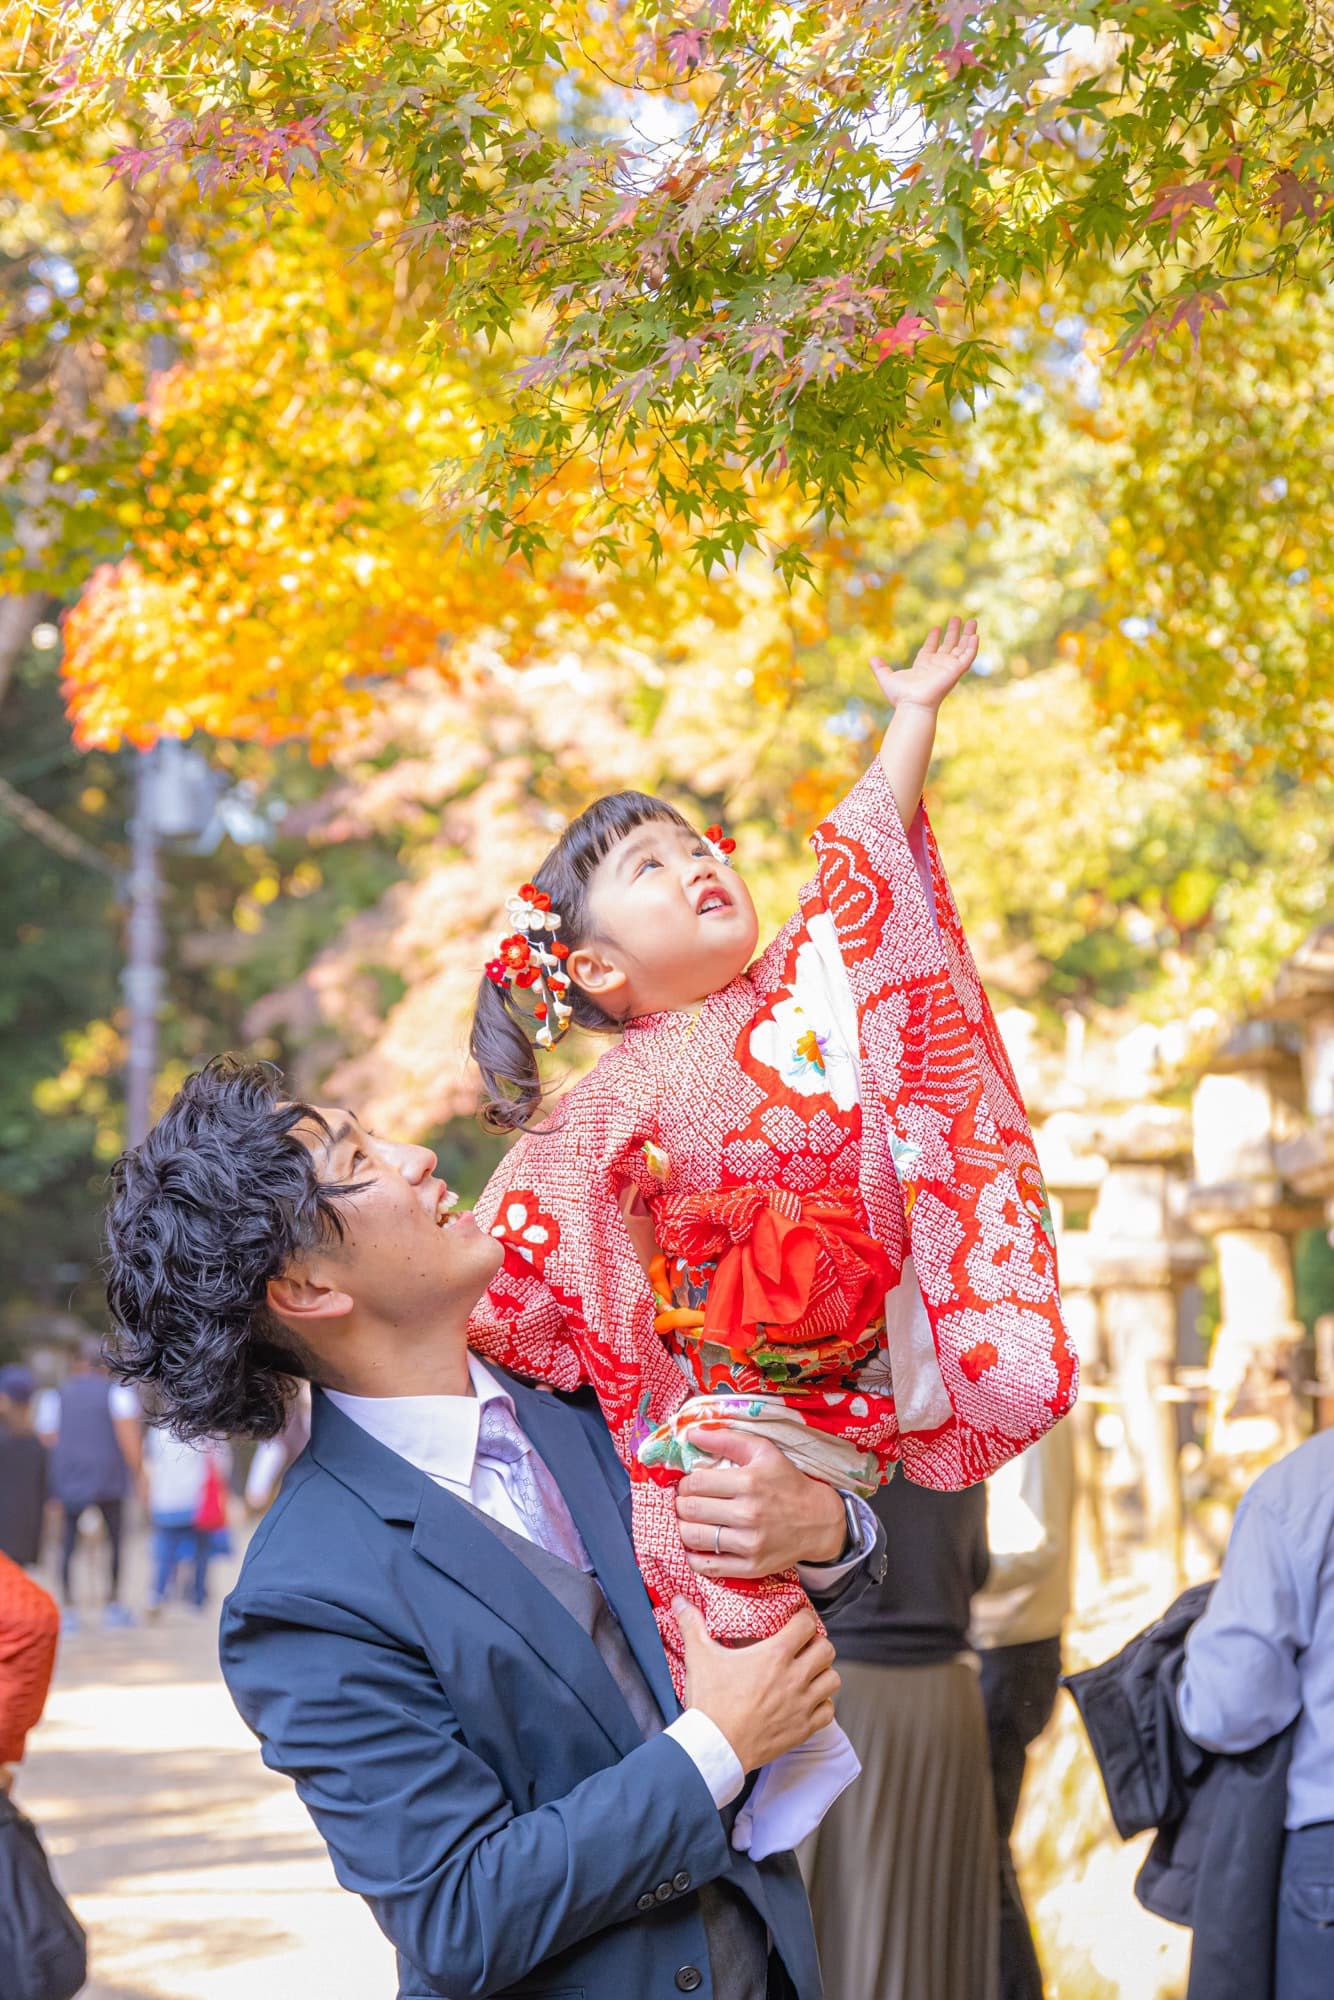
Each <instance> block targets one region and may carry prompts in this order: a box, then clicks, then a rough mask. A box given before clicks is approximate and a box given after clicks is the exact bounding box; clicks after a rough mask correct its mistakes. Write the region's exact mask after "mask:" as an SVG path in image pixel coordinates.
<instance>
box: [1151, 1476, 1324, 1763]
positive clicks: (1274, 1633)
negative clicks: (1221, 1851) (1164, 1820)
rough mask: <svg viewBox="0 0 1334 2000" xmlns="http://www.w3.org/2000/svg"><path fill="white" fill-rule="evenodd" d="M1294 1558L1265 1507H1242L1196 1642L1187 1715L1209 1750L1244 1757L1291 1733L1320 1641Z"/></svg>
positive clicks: (1188, 1668)
mask: <svg viewBox="0 0 1334 2000" xmlns="http://www.w3.org/2000/svg"><path fill="white" fill-rule="evenodd" d="M1313 1585H1314V1579H1311V1580H1310V1586H1308V1587H1303V1585H1302V1583H1301V1582H1300V1581H1299V1580H1298V1578H1297V1576H1296V1575H1295V1574H1294V1572H1293V1568H1292V1565H1291V1563H1290V1562H1289V1560H1288V1550H1287V1537H1286V1536H1285V1535H1284V1534H1283V1532H1282V1530H1281V1528H1280V1526H1279V1524H1278V1523H1277V1522H1276V1521H1275V1520H1274V1518H1273V1516H1272V1515H1271V1514H1270V1513H1269V1511H1268V1509H1267V1508H1266V1507H1265V1506H1264V1503H1263V1500H1262V1499H1261V1500H1260V1501H1258V1502H1257V1500H1256V1497H1255V1496H1254V1495H1253V1494H1252V1495H1248V1496H1247V1497H1246V1498H1245V1499H1244V1500H1243V1501H1242V1503H1241V1505H1240V1507H1238V1509H1237V1517H1236V1520H1235V1522H1234V1523H1233V1528H1232V1537H1231V1540H1230V1541H1229V1543H1228V1547H1227V1554H1226V1556H1225V1557H1224V1559H1223V1568H1222V1573H1221V1574H1220V1576H1219V1579H1218V1582H1217V1583H1216V1584H1215V1585H1214V1589H1213V1594H1212V1596H1211V1597H1210V1599H1209V1602H1208V1605H1207V1606H1206V1607H1205V1610H1204V1613H1203V1615H1202V1616H1201V1617H1200V1619H1199V1620H1198V1621H1197V1623H1196V1624H1195V1625H1194V1626H1193V1627H1192V1628H1191V1631H1190V1634H1189V1636H1188V1638H1187V1640H1186V1659H1185V1665H1184V1667H1183V1669H1182V1674H1181V1681H1180V1684H1179V1686H1178V1689H1177V1708H1178V1711H1179V1713H1180V1716H1181V1724H1182V1727H1183V1728H1184V1730H1185V1732H1186V1734H1187V1735H1188V1736H1190V1737H1193V1738H1194V1740H1195V1741H1196V1742H1197V1743H1199V1744H1201V1745H1202V1746H1203V1747H1204V1748H1205V1749H1206V1750H1220V1751H1231V1752H1240V1751H1243V1750H1252V1749H1254V1748H1255V1746H1256V1745H1257V1744H1259V1743H1267V1742H1268V1741H1269V1738H1270V1737H1271V1736H1276V1735H1277V1734H1278V1732H1279V1730H1280V1729H1286V1728H1287V1726H1288V1724H1289V1723H1290V1722H1291V1721H1292V1719H1293V1717H1294V1716H1295V1715H1296V1714H1297V1712H1298V1710H1299V1709H1300V1708H1301V1705H1302V1693H1301V1680H1300V1676H1299V1674H1298V1671H1297V1659H1298V1655H1299V1654H1300V1653H1301V1652H1303V1651H1304V1649H1305V1648H1306V1647H1307V1646H1308V1645H1309V1644H1310V1640H1311V1624H1312V1611H1313V1602H1312V1587H1313Z"/></svg>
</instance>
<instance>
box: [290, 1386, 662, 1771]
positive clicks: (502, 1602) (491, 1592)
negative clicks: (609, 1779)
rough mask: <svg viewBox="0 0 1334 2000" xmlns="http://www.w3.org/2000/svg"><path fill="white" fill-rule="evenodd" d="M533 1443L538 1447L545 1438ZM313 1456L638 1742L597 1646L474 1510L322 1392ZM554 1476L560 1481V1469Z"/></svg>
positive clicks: (605, 1724)
mask: <svg viewBox="0 0 1334 2000" xmlns="http://www.w3.org/2000/svg"><path fill="white" fill-rule="evenodd" d="M515 1386H516V1387H517V1386H518V1385H515ZM539 1400H542V1399H540V1398H538V1397H537V1396H531V1395H530V1396H529V1397H528V1398H527V1399H526V1402H525V1409H524V1412H523V1413H521V1415H520V1422H524V1421H525V1417H526V1413H527V1405H528V1403H529V1402H532V1403H536V1402H538V1401H539ZM515 1401H516V1404H517V1401H518V1398H517V1396H516V1398H515ZM533 1442H534V1444H537V1439H536V1437H534V1439H533ZM310 1450H311V1455H312V1457H314V1458H315V1459H317V1460H318V1462H319V1463H320V1464H321V1465H322V1466H323V1467H324V1468H325V1470H326V1471H327V1472H330V1473H332V1474H333V1476H334V1477H335V1478H336V1479H339V1480H341V1481H342V1483H343V1484H344V1485H345V1486H348V1487H350V1488H351V1489H352V1491H353V1492H354V1493H356V1494H358V1495H359V1497H360V1498H361V1499H363V1500H365V1501H366V1502H367V1504H368V1505H369V1506H372V1507H374V1509H375V1511H376V1512H377V1513H378V1514H380V1515H381V1516H382V1517H383V1518H384V1519H385V1520H386V1521H399V1522H403V1523H405V1524H407V1525H409V1526H410V1527H411V1528H412V1547H413V1550H414V1552H415V1553H416V1554H417V1555H419V1556H421V1557H422V1558H423V1559H424V1560H425V1561H426V1562H428V1563H430V1564H431V1566H432V1568H434V1569H437V1570H439V1571H441V1573H442V1574H443V1575H445V1576H448V1577H450V1578H451V1579H452V1580H453V1581H454V1582H455V1583H457V1584H459V1585H461V1586H462V1588H463V1589H464V1590H466V1591H469V1592H470V1593H471V1594H472V1596H473V1597H475V1598H477V1600H478V1601H479V1603H482V1604H485V1605H486V1606H487V1608H488V1610H490V1611H492V1612H494V1613H495V1615H496V1616H497V1617H498V1618H503V1619H504V1621H505V1623H506V1624H507V1625H510V1626H512V1627H513V1628H514V1631H515V1632H516V1633H517V1634H518V1636H519V1637H520V1638H521V1639H522V1640H523V1641H524V1643H525V1644H526V1645H527V1646H529V1647H531V1648H532V1650H533V1651H534V1652H535V1653H536V1654H537V1655H538V1657H539V1658H540V1659H543V1660H545V1661H546V1663H547V1665H548V1666H549V1667H551V1668H552V1670H553V1671H554V1672H555V1673H557V1674H558V1675H559V1676H560V1678H561V1679H562V1680H563V1681H565V1683H566V1684H567V1686H569V1687H570V1688H571V1690H572V1691H573V1692H574V1693H575V1694H576V1695H577V1696H578V1698H579V1700H580V1701H581V1702H582V1703H583V1705H584V1707H585V1708H586V1709H587V1710H588V1713H589V1716H590V1717H591V1719H592V1720H593V1721H594V1722H595V1723H596V1724H597V1726H598V1728H599V1729H600V1730H601V1731H602V1734H603V1735H604V1736H605V1737H606V1738H607V1740H608V1742H610V1743H611V1745H612V1747H613V1748H614V1749H615V1750H616V1751H617V1752H618V1754H619V1755H621V1756H626V1755H627V1754H628V1753H629V1752H630V1751H631V1750H633V1749H634V1748H635V1747H636V1746H637V1744H638V1743H639V1741H640V1738H639V1732H638V1730H637V1729H636V1728H635V1724H634V1718H633V1717H632V1716H631V1714H630V1711H629V1709H628V1708H627V1707H626V1705H625V1702H624V1701H623V1700H622V1698H621V1694H620V1691H619V1689H618V1688H617V1686H616V1683H615V1681H613V1679H612V1677H611V1675H610V1674H609V1673H608V1672H607V1669H606V1667H605V1666H604V1665H603V1661H602V1656H601V1654H600V1653H599V1652H598V1649H597V1647H596V1646H595V1645H594V1644H593V1641H592V1640H591V1639H590V1638H589V1637H588V1634H587V1633H586V1632H584V1631H583V1629H582V1628H581V1627H580V1625H579V1624H578V1622H577V1621H576V1620H575V1619H574V1618H572V1617H571V1616H570V1614H569V1612H568V1611H566V1609H565V1608H564V1606H563V1605H562V1604H560V1603H559V1602H558V1601H557V1599H556V1598H555V1597H553V1596H552V1594H551V1592H550V1591H549V1590H548V1589H547V1588H546V1586H545V1585H544V1584H542V1583H539V1582H538V1580H537V1578H536V1577H535V1576H534V1575H533V1574H532V1571H531V1570H528V1569H526V1568H525V1567H524V1565H523V1564H522V1563H521V1562H520V1561H519V1559H518V1557H517V1556H515V1555H512V1554H511V1552H510V1551H509V1549H507V1548H506V1547H505V1544H504V1543H503V1542H502V1541H501V1540H500V1538H499V1536H498V1535H494V1534H492V1532H491V1530H490V1529H489V1528H488V1527H487V1525H486V1523H485V1521H484V1520H483V1519H481V1518H480V1517H479V1516H478V1515H477V1514H475V1513H474V1512H473V1510H472V1509H471V1508H469V1507H465V1506H464V1505H463V1503H462V1502H461V1501H459V1500H456V1499H455V1498H454V1496H453V1494H452V1493H446V1492H445V1491H444V1489H443V1488H442V1487H439V1486H437V1485H436V1483H435V1481H434V1480H433V1479H428V1478H427V1476H426V1474H425V1473H424V1472H419V1471H418V1470H417V1468H416V1467H415V1466H413V1465H410V1464H409V1463H408V1461H407V1460H406V1459H405V1458H400V1457H399V1456H398V1454H397V1453H396V1452H392V1451H390V1450H388V1449H387V1447H386V1446H384V1445H382V1444H380V1443H379V1442H378V1441H377V1440H376V1439H375V1438H373V1437H370V1436H369V1435H368V1434H367V1432H365V1431H363V1430H362V1429H361V1427H360V1425H359V1424H355V1423H353V1421H352V1419H351V1417H348V1416H345V1415H344V1414H343V1412H342V1411H341V1410H340V1409H337V1408H336V1407H335V1405H334V1404H332V1403H330V1402H329V1400H328V1398H327V1397H325V1396H322V1395H321V1394H320V1393H319V1392H318V1391H317V1392H316V1394H315V1398H314V1402H313V1405H312V1410H311V1441H310ZM538 1450H539V1451H541V1452H542V1456H543V1457H544V1458H545V1457H546V1450H545V1449H544V1447H543V1446H542V1445H538ZM553 1470H554V1471H555V1476H556V1479H557V1482H558V1483H559V1482H560V1480H561V1471H560V1469H559V1468H558V1467H554V1468H553ZM590 1553H591V1550H590Z"/></svg>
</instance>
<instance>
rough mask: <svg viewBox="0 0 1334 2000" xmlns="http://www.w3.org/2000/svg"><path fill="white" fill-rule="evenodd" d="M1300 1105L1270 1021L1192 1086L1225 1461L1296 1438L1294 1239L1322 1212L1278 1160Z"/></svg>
mask: <svg viewBox="0 0 1334 2000" xmlns="http://www.w3.org/2000/svg"><path fill="white" fill-rule="evenodd" d="M1302 1098H1303V1086H1302V1077H1301V1064H1300V1061H1299V1059H1298V1054H1297V1037H1296V1036H1295V1035H1294V1033H1293V1032H1292V1030H1291V1028H1289V1027H1288V1026H1287V1024H1285V1023H1283V1022H1278V1021H1273V1020H1264V1021H1250V1022H1247V1023H1246V1024H1245V1026H1243V1027H1241V1028H1239V1029H1237V1030H1236V1032H1235V1033H1234V1034H1233V1035H1232V1036H1231V1037H1230V1038H1229V1039H1228V1041H1227V1042H1226V1043H1225V1044H1224V1046H1223V1048H1222V1049H1221V1050H1220V1051H1219V1053H1218V1054H1217V1055H1216V1056H1215V1057H1214V1059H1213V1061H1212V1063H1211V1064H1210V1067H1209V1070H1208V1072H1207V1073H1206V1074H1205V1075H1204V1076H1202V1077H1201V1078H1200V1081H1199V1083H1198V1084H1197V1085H1196V1088H1195V1097H1194V1103H1193V1106H1192V1117H1193V1126H1194V1154H1195V1180H1194V1182H1193V1184H1192V1186H1191V1190H1190V1196H1189V1202H1188V1213H1189V1216H1190V1220H1191V1223H1192V1226H1193V1227H1194V1228H1196V1229H1198V1230H1200V1231H1201V1232H1202V1233H1203V1234H1205V1235H1208V1236H1211V1237H1212V1238H1213V1240H1214V1248H1215V1253H1216V1255H1217V1258H1218V1283H1219V1300H1220V1305H1221V1319H1220V1323H1219V1327H1218V1332H1217V1334H1216V1335H1215V1338H1214V1346H1213V1352H1212V1354H1211V1356H1210V1363H1209V1379H1210V1403H1209V1434H1208V1443H1209V1449H1210V1452H1211V1453H1212V1454H1215V1455H1217V1456H1219V1457H1221V1458H1225V1459H1226V1458H1239V1459H1245V1460H1247V1461H1253V1462H1255V1463H1257V1464H1258V1463H1263V1462H1265V1461H1267V1460H1269V1459H1271V1458H1275V1457H1278V1456H1280V1455H1281V1454H1282V1453H1283V1452H1285V1451H1288V1450H1290V1449H1291V1447H1292V1446H1293V1445H1294V1444H1295V1443H1296V1442H1297V1441H1298V1439H1299V1437H1300V1435H1301V1431H1302V1423H1301V1408H1300V1404H1299V1401H1298V1393H1297V1386H1296V1385H1297V1382H1298V1379H1299V1373H1300V1370H1299V1362H1300V1350H1301V1344H1302V1340H1303V1329H1302V1326H1301V1324H1300V1322H1299V1321H1298V1319H1297V1317H1296V1310H1295V1302H1294V1295H1293V1276H1292V1239H1293V1237H1294V1235H1295V1234H1296V1233H1297V1231H1298V1230H1299V1229H1304V1228H1309V1227H1310V1226H1311V1223H1312V1222H1313V1221H1315V1220H1318V1217H1319V1210H1318V1209H1317V1208H1315V1207H1314V1205H1313V1204H1311V1203H1310V1202H1308V1201H1305V1200H1303V1199H1302V1197H1301V1196H1300V1195H1299V1194H1298V1193H1297V1191H1296V1190H1295V1189H1294V1188H1293V1187H1292V1186H1291V1185H1290V1184H1289V1183H1288V1181H1287V1180H1286V1178H1285V1176H1284V1174H1283V1172H1282V1170H1281V1167H1280V1160H1279V1155H1280V1150H1281V1149H1282V1148H1283V1147H1284V1146H1285V1145H1287V1144H1288V1143H1290V1142H1291V1141H1292V1140H1293V1139H1294V1138H1296V1137H1298V1136H1299V1133H1300V1127H1301V1122H1302V1121H1301V1113H1302Z"/></svg>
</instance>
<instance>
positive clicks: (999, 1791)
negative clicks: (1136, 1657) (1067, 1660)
mask: <svg viewBox="0 0 1334 2000" xmlns="http://www.w3.org/2000/svg"><path fill="white" fill-rule="evenodd" d="M986 1491H987V1542H988V1546H989V1548H990V1552H991V1567H990V1568H989V1570H988V1571H987V1580H986V1585H985V1588H984V1589H983V1590H982V1591H981V1592H980V1593H979V1595H978V1596H977V1597H976V1598H975V1599H974V1600H973V1617H972V1631H971V1637H972V1642H973V1645H974V1646H975V1647H976V1648H977V1649H978V1652H979V1654H980V1657H981V1661H982V1700H983V1704H984V1706H985V1709H986V1718H987V1740H988V1743H989V1745H990V1750H991V1776H992V1785H993V1788H994V1791H995V1799H996V1838H997V1848H998V1853H997V1859H998V1861H999V1863H1000V1970H1001V2000H1042V1990H1043V1989H1042V1970H1041V1967H1040V1965H1039V1963H1038V1955H1037V1949H1036V1947H1035V1945H1034V1942H1033V1933H1032V1929H1031V1927H1030V1925H1029V1921H1028V1913H1027V1911H1026V1910H1025V1908H1024V1899H1023V1895H1022V1893H1021V1891H1020V1887H1019V1877H1018V1874H1017V1872H1016V1870H1015V1865H1014V1856H1013V1854H1012V1852H1011V1849H1010V1836H1011V1834H1012V1832H1013V1830H1014V1823H1015V1818H1016V1815H1017V1814H1018V1811H1019V1797H1020V1793H1021V1791H1022V1790H1023V1783H1024V1767H1025V1764H1026V1762H1027V1759H1028V1750H1029V1746H1030V1744H1032V1743H1034V1742H1035V1741H1036V1740H1037V1738H1038V1737H1039V1736H1040V1735H1041V1734H1042V1732H1043V1730H1044V1729H1045V1728H1046V1726H1047V1724H1048V1722H1049V1721H1050V1720H1051V1713H1052V1709H1053V1707H1054V1706H1055V1703H1056V1693H1057V1689H1058V1687H1059V1685H1060V1677H1061V1633H1062V1630H1063V1628H1064V1625H1065V1621H1066V1619H1067V1617H1068V1616H1069V1613H1070V1577H1071V1552H1072V1547H1073V1540H1072V1537H1073V1529H1074V1512H1075V1437H1074V1431H1073V1429H1072V1427H1071V1426H1070V1425H1069V1424H1057V1425H1056V1426H1055V1427H1054V1428H1053V1429H1052V1430H1049V1431H1048V1432H1047V1434H1046V1436H1045V1437H1043V1438H1041V1439H1039V1441H1038V1443H1037V1444H1035V1445H1032V1446H1030V1448H1029V1449H1028V1450H1027V1451H1025V1452H1022V1453H1021V1454H1020V1456H1019V1457H1018V1458H1014V1459H1011V1460H1010V1463H1009V1464H1008V1465H1005V1466H1002V1467H1001V1469H1000V1471H999V1472H998V1473H996V1474H994V1475H993V1477H992V1478H991V1479H989V1480H988V1481H987V1488H986Z"/></svg>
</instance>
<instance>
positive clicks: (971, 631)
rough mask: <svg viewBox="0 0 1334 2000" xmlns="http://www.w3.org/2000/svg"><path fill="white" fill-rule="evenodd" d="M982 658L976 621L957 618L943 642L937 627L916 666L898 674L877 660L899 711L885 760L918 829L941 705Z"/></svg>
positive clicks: (875, 666) (899, 801)
mask: <svg viewBox="0 0 1334 2000" xmlns="http://www.w3.org/2000/svg"><path fill="white" fill-rule="evenodd" d="M976 658H977V620H976V618H969V619H967V620H966V621H964V622H963V623H962V624H961V623H960V620H959V619H957V618H951V619H950V622H949V624H948V625H947V626H946V627H945V632H944V636H943V638H942V636H941V631H940V627H939V626H938V625H933V626H932V627H931V630H930V631H929V632H928V634H927V636H926V643H925V644H924V645H923V646H922V648H921V649H920V651H919V652H918V655H917V658H916V659H915V660H914V661H913V663H912V665H911V666H910V667H904V668H902V669H901V670H900V671H899V672H897V673H896V672H895V670H894V669H893V667H888V666H886V665H885V662H884V661H883V660H872V662H871V671H872V673H873V674H874V675H875V677H876V680H877V681H878V682H879V684H880V691H881V693H882V694H883V695H884V697H885V700H886V701H887V702H888V703H889V704H890V706H891V708H892V709H893V710H894V714H893V717H892V719H891V721H890V725H889V728H888V729H887V730H886V731H885V740H884V742H883V743H882V744H881V745H880V762H881V763H882V764H883V765H884V767H885V776H886V777H887V778H888V779H889V788H890V790H891V791H892V792H893V794H894V803H895V805H896V806H897V807H898V809H899V818H900V819H901V820H902V821H903V824H904V825H905V826H911V825H912V823H913V820H914V819H915V818H916V816H917V808H918V806H920V805H921V803H922V788H923V786H924V785H925V784H926V774H927V769H928V767H929V765H930V763H931V751H932V748H933V746H934V744H935V740H936V716H937V714H938V713H939V710H940V704H941V702H942V701H944V699H945V697H946V695H947V694H949V693H950V691H951V689H953V688H954V687H957V685H958V683H959V682H960V681H961V680H962V679H963V677H964V675H965V674H966V673H967V672H968V669H969V668H970V667H971V666H972V664H973V661H974V660H975V659H976Z"/></svg>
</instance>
